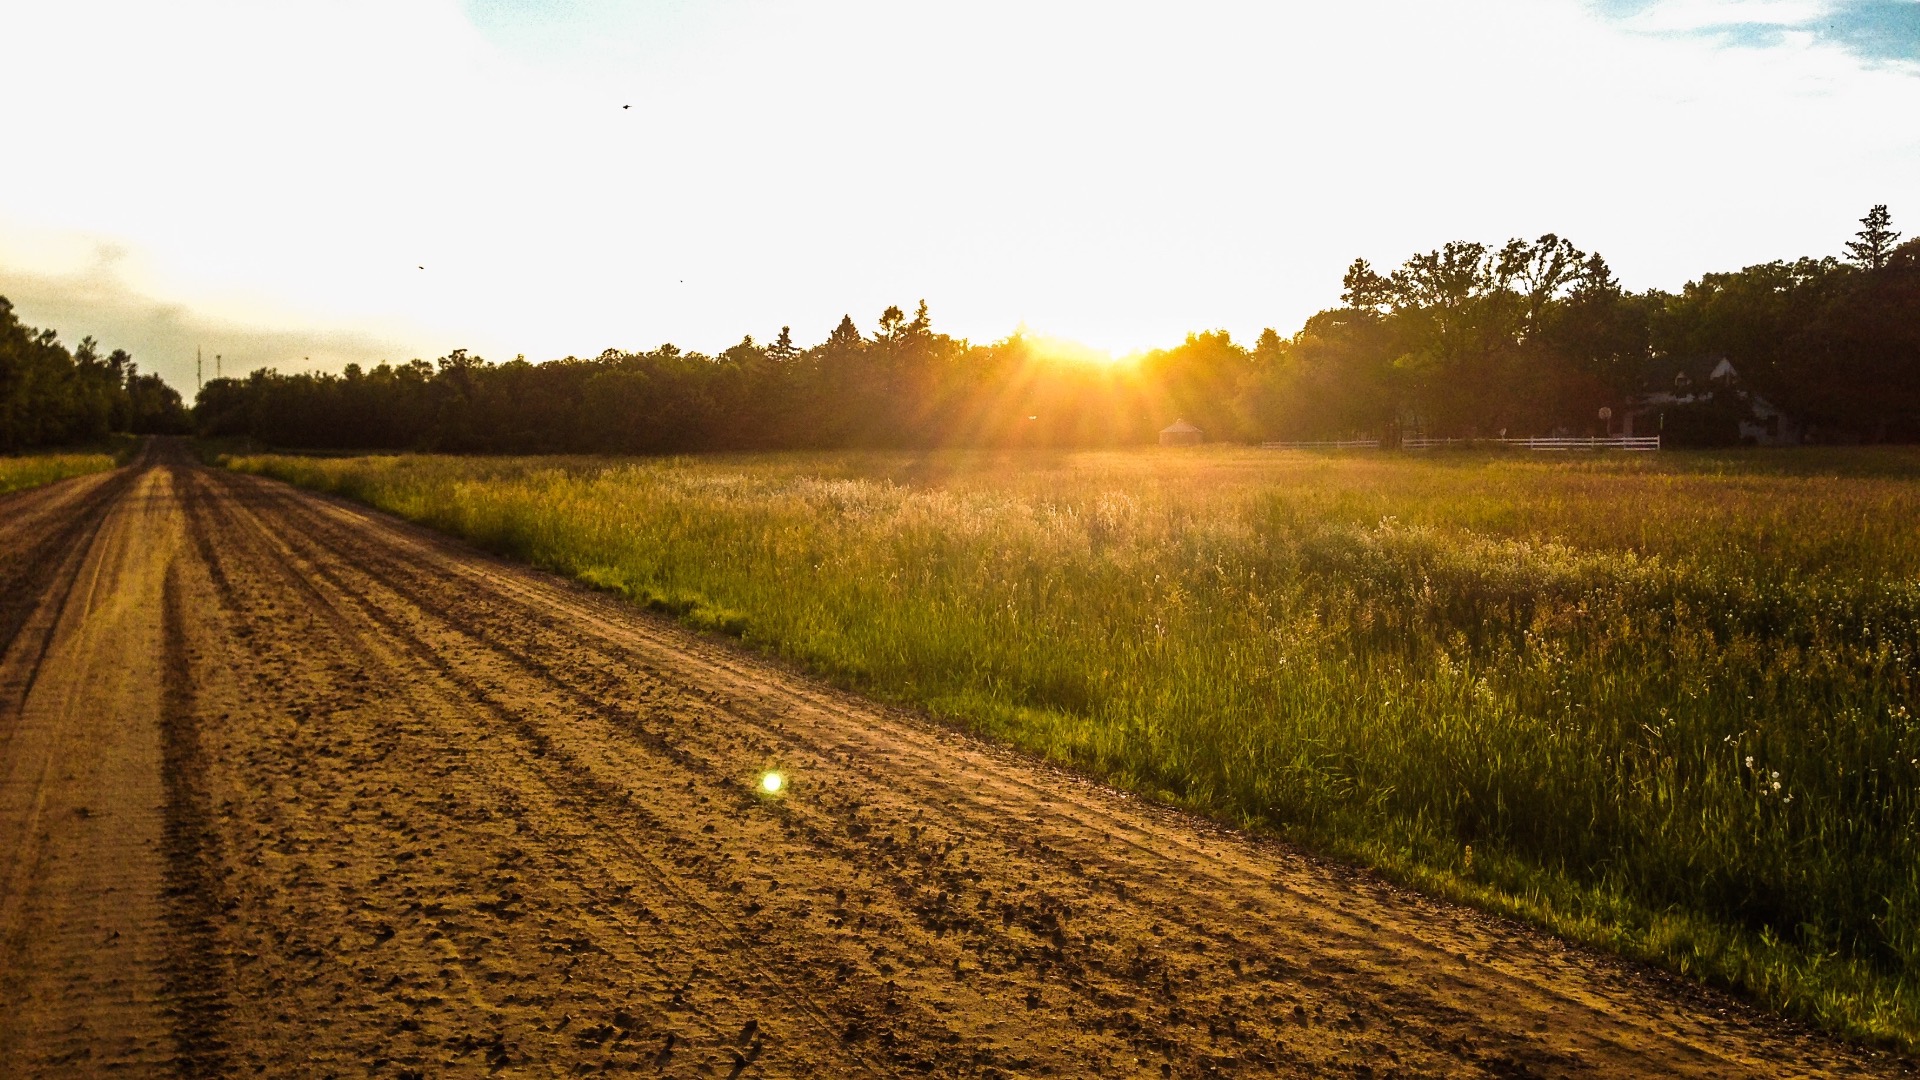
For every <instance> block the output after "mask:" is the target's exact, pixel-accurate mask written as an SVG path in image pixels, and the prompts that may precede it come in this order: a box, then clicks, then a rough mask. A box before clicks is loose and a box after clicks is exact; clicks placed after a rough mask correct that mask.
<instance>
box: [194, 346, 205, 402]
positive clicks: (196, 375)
mask: <svg viewBox="0 0 1920 1080" xmlns="http://www.w3.org/2000/svg"><path fill="white" fill-rule="evenodd" d="M200 364H201V360H200V346H198V345H195V346H194V347H193V396H194V397H199V396H200V387H201V384H202V382H203V381H204V380H202V379H201V378H200Z"/></svg>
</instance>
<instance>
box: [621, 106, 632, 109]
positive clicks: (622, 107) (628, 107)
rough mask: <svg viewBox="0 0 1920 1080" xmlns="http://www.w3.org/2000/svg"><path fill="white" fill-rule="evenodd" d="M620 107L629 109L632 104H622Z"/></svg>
mask: <svg viewBox="0 0 1920 1080" xmlns="http://www.w3.org/2000/svg"><path fill="white" fill-rule="evenodd" d="M620 107H621V108H623V109H631V108H633V106H631V105H622V106H620Z"/></svg>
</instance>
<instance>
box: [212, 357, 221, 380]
mask: <svg viewBox="0 0 1920 1080" xmlns="http://www.w3.org/2000/svg"><path fill="white" fill-rule="evenodd" d="M213 377H214V378H216V379H218V378H220V354H219V353H214V354H213Z"/></svg>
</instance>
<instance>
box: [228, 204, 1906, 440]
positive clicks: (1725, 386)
mask: <svg viewBox="0 0 1920 1080" xmlns="http://www.w3.org/2000/svg"><path fill="white" fill-rule="evenodd" d="M1898 241H1899V234H1898V233H1896V232H1894V231H1893V229H1892V223H1891V218H1890V216H1889V215H1888V213H1887V210H1886V208H1885V207H1883V206H1882V207H1875V208H1874V209H1873V211H1872V212H1871V213H1869V214H1868V215H1867V217H1866V218H1864V219H1862V229H1861V231H1860V233H1859V234H1858V235H1856V236H1855V237H1854V238H1853V240H1852V241H1851V242H1849V243H1848V244H1847V245H1846V249H1845V250H1846V256H1845V257H1844V258H1841V257H1824V258H1804V259H1800V260H1797V261H1793V262H1773V263H1767V264H1764V265H1760V266H1751V267H1747V268H1746V269H1744V270H1740V271H1737V272H1733V273H1722V274H1708V275H1705V276H1703V277H1701V278H1700V279H1698V280H1696V281H1693V282H1691V283H1689V284H1688V285H1687V286H1686V287H1685V288H1683V289H1681V290H1680V291H1679V292H1677V293H1669V292H1663V291H1660V290H1649V291H1647V292H1640V293H1635V292H1630V291H1627V290H1624V289H1622V288H1621V286H1620V283H1619V282H1618V280H1616V279H1615V277H1614V276H1613V274H1612V272H1611V270H1610V269H1609V267H1608V265H1607V262H1606V260H1605V259H1604V258H1602V257H1601V256H1600V255H1597V254H1591V253H1588V252H1584V251H1582V250H1580V249H1579V248H1577V247H1575V246H1574V245H1573V244H1572V243H1570V242H1568V241H1567V240H1564V239H1562V238H1560V237H1558V236H1553V235H1548V236H1543V237H1540V238H1538V239H1536V240H1531V241H1528V240H1514V241H1510V242H1508V243H1507V244H1505V245H1503V246H1491V245H1486V244H1480V243H1474V242H1459V243H1452V244H1448V245H1446V246H1445V247H1443V248H1440V249H1439V250H1436V251H1431V252H1426V253H1422V254H1416V255H1414V256H1412V257H1410V258H1408V259H1407V260H1406V261H1405V262H1404V263H1403V264H1402V265H1401V266H1400V267H1398V268H1397V269H1394V270H1392V271H1390V272H1387V273H1380V272H1377V271H1376V270H1374V268H1373V267H1371V266H1370V265H1369V264H1368V263H1366V262H1365V261H1364V260H1362V261H1356V262H1355V263H1354V264H1353V265H1352V266H1351V267H1350V268H1349V269H1348V271H1347V273H1346V276H1345V279H1344V282H1343V286H1344V287H1343V291H1342V295H1341V304H1340V306H1338V307H1336V308H1332V309H1329V310H1326V311H1322V312H1320V313H1318V314H1316V315H1314V316H1313V317H1312V318H1310V319H1308V320H1307V322H1306V325H1305V326H1303V327H1302V328H1301V329H1300V330H1299V331H1298V332H1297V333H1295V334H1293V335H1292V336H1290V337H1283V336H1281V335H1280V334H1279V333H1278V332H1276V331H1274V330H1271V329H1269V330H1266V331H1264V332H1262V333H1261V334H1260V335H1259V336H1258V338H1257V339H1256V340H1255V341H1254V342H1253V343H1252V344H1251V345H1242V344H1240V343H1238V342H1235V341H1234V340H1232V338H1231V337H1230V336H1229V335H1227V334H1226V333H1224V332H1209V333H1197V334H1192V335H1190V336H1189V337H1188V338H1187V339H1186V341H1185V342H1183V343H1182V344H1180V345H1178V346H1176V347H1174V348H1170V349H1161V350H1156V351H1154V352H1151V353H1148V354H1146V355H1145V356H1143V357H1140V358H1138V359H1137V360H1136V361H1134V362H1130V363H1126V364H1119V365H1106V364H1101V363H1097V362H1092V361H1088V360H1086V359H1084V358H1078V357H1074V356H1070V355H1069V356H1063V355H1060V354H1058V353H1057V352H1056V351H1054V350H1052V349H1050V348H1049V347H1048V346H1047V344H1046V343H1044V342H1039V341H1035V340H1032V339H1030V338H1028V337H1025V336H1022V335H1015V336H1013V337H1010V338H1008V339H1006V340H1003V341H998V342H993V343H990V344H973V343H971V342H968V341H966V340H963V339H958V338H954V337H951V336H949V335H946V334H943V333H941V332H939V331H938V330H936V329H935V328H934V326H933V325H932V322H931V320H930V318H929V315H928V312H927V306H926V304H925V303H924V302H922V303H921V304H920V306H919V308H918V309H917V310H916V311H915V312H914V313H913V314H912V315H911V316H909V315H908V314H907V313H906V312H905V311H904V310H903V309H901V308H899V307H890V308H888V309H887V310H886V311H885V312H883V313H882V314H881V315H880V318H879V321H878V323H877V325H876V326H875V328H874V329H873V330H872V331H871V332H863V331H862V330H861V329H860V328H859V327H857V326H856V325H855V324H854V321H853V319H852V318H851V317H843V318H842V319H841V321H840V324H839V326H838V327H837V328H835V329H834V331H833V332H832V333H831V334H830V335H828V337H827V340H825V341H824V342H821V343H819V344H817V345H813V346H811V347H801V346H799V345H796V344H795V343H794V341H793V339H792V335H791V333H790V332H789V331H788V330H786V329H782V330H781V331H780V333H779V334H778V335H776V336H775V338H774V339H773V340H772V341H771V342H768V343H761V342H757V341H755V340H754V339H753V338H751V337H747V338H745V339H743V340H742V341H741V342H740V343H739V344H737V345H735V346H733V347H732V348H729V349H726V350H724V351H722V352H720V353H719V354H718V355H713V356H708V355H702V354H700V353H693V352H684V351H682V350H680V349H678V348H676V347H674V346H672V345H662V346H660V347H659V348H657V349H652V350H647V351H639V352H627V351H621V350H617V349H609V350H607V351H606V352H604V353H602V354H600V355H599V356H597V357H593V358H591V359H580V358H575V357H568V358H566V359H564V360H557V361H550V362H547V363H542V364H533V363H528V362H527V361H526V360H525V359H524V358H520V359H516V360H513V361H510V362H507V363H500V364H495V363H489V362H487V361H485V360H483V359H481V358H479V357H477V356H472V355H470V354H468V353H467V352H465V351H464V350H456V351H455V352H452V353H450V354H448V355H447V356H444V357H441V358H440V359H439V360H438V361H436V362H434V363H431V364H430V363H427V362H425V361H420V360H415V361H413V362H411V363H407V364H400V365H393V364H381V365H379V366H377V367H374V368H372V369H362V368H361V367H359V366H358V365H349V366H348V367H347V368H346V370H345V371H343V372H342V373H340V374H338V375H334V374H314V373H301V374H282V373H279V372H275V371H256V372H254V373H252V374H250V375H248V376H246V377H244V378H239V379H224V380H215V381H214V382H212V383H209V384H208V385H207V387H206V388H205V390H204V391H202V393H201V395H200V397H199V400H198V403H197V404H196V406H195V416H196V418H197V420H198V422H199V426H200V429H201V430H202V431H203V432H204V433H205V434H208V435H233V436H247V437H250V438H253V439H256V440H259V441H262V442H265V443H268V444H272V445H278V446H289V447H308V448H325V449H376V448H385V449H438V450H448V451H483V452H547V451H575V452H611V453H655V452H670V451H697V450H723V449H727V450H732V449H799V448H838V447H883V446H884V447H929V446H943V445H971V446H1023V445H1031V446H1104V445H1121V444H1128V443H1139V442H1146V441H1151V440H1152V439H1153V438H1154V436H1155V434H1156V433H1157V432H1158V430H1159V429H1160V428H1161V427H1162V426H1164V425H1166V424H1168V423H1169V422H1171V421H1172V420H1173V419H1175V418H1176V417H1180V418H1185V419H1187V420H1188V421H1190V422H1192V423H1194V424H1196V425H1198V426H1199V427H1201V428H1202V429H1203V430H1205V431H1206V432H1207V434H1208V436H1209V437H1210V438H1215V439H1235V440H1259V439H1320V438H1339V437H1349V436H1356V435H1373V436H1381V435H1386V434H1390V433H1395V432H1401V431H1415V430H1417V431H1421V432H1424V433H1427V434H1431V435H1446V436H1462V437H1487V436H1494V435H1499V434H1502V433H1511V434H1544V433H1551V432H1556V431H1558V432H1568V433H1575V434H1589V433H1596V432H1597V431H1598V430H1599V429H1603V428H1608V427H1611V426H1614V425H1612V424H1610V423H1609V422H1608V421H1603V420H1601V419H1600V416H1601V412H1600V410H1601V409H1603V408H1604V409H1608V410H1609V411H1611V412H1613V413H1616V414H1622V415H1623V414H1624V413H1625V412H1627V411H1631V410H1634V409H1635V408H1636V407H1640V405H1639V403H1644V402H1645V401H1646V400H1647V399H1648V396H1649V395H1650V394H1653V393H1654V392H1656V391H1659V390H1661V389H1669V390H1671V389H1673V388H1674V386H1675V384H1676V380H1678V381H1679V385H1680V386H1682V387H1686V386H1689V385H1691V386H1692V387H1693V392H1691V393H1686V394H1670V395H1669V397H1670V398H1674V399H1675V400H1671V401H1668V402H1667V403H1666V404H1665V406H1664V407H1663V409H1662V411H1663V412H1665V413H1667V414H1670V415H1662V416H1646V417H1642V418H1641V419H1642V423H1643V425H1644V426H1643V430H1644V429H1645V427H1651V426H1658V427H1659V428H1660V429H1662V430H1665V431H1666V432H1667V433H1668V434H1669V436H1670V439H1671V441H1676V442H1696V443H1698V442H1706V443H1711V442H1730V441H1733V440H1734V439H1737V438H1738V427H1737V420H1738V418H1739V416H1740V415H1741V414H1742V411H1743V410H1747V409H1749V408H1750V402H1751V398H1752V397H1754V396H1756V395H1757V396H1761V397H1764V399H1765V400H1766V401H1767V402H1768V403H1769V404H1770V405H1772V406H1773V407H1774V408H1776V409H1778V410H1781V411H1784V412H1786V413H1788V414H1790V415H1792V416H1794V417H1795V418H1796V420H1797V421H1798V422H1799V423H1800V424H1801V425H1802V426H1803V427H1804V429H1805V430H1806V431H1808V432H1809V434H1810V435H1811V436H1812V437H1815V438H1823V439H1828V440H1834V441H1861V440H1868V441H1873V440H1890V439H1897V440H1914V439H1920V244H1916V243H1908V244H1906V245H1903V246H1902V245H1899V244H1898ZM1719 358H1725V359H1727V360H1729V361H1731V362H1732V364H1733V365H1734V367H1735V369H1736V371H1737V373H1738V379H1737V381H1734V382H1730V383H1722V384H1717V385H1715V386H1713V387H1711V388H1709V387H1707V386H1705V385H1704V384H1699V383H1697V382H1695V383H1689V382H1688V374H1687V372H1688V370H1689V368H1690V366H1691V367H1692V368H1694V369H1698V368H1699V367H1700V366H1701V363H1702V362H1704V361H1712V360H1716V359H1719Z"/></svg>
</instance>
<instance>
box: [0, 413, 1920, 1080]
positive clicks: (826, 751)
mask: <svg viewBox="0 0 1920 1080" xmlns="http://www.w3.org/2000/svg"><path fill="white" fill-rule="evenodd" d="M0 642H4V643H5V648H4V654H0V934H4V939H0V1063H4V1064H0V1073H4V1074H5V1075H6V1076H9V1077H67V1076H91V1075H105V1074H109V1073H112V1074H117V1075H130V1076H165V1075H183V1076H224V1075H229V1074H233V1075H240V1074H245V1075H255V1074H265V1075H275V1076H302V1077H305V1076H315V1077H318V1076H329V1075H338V1076H356V1077H358V1076H382V1077H389V1076H390V1077H409V1076H412V1077H421V1076H443V1075H486V1074H489V1073H499V1074H501V1075H512V1076H523V1075H524V1076H560V1075H575V1074H576V1073H580V1072H585V1071H590V1070H592V1071H598V1070H601V1069H603V1068H605V1069H607V1070H610V1071H636V1072H638V1073H640V1074H642V1075H649V1076H653V1075H665V1076H679V1077H692V1076H715V1077H733V1078H738V1077H743V1076H765V1077H803V1076H815V1077H822V1078H837V1077H889V1076H928V1075H930V1076H965V1077H1016V1076H1017V1077H1030V1076H1057V1077H1096V1076H1100V1077H1104V1076H1127V1077H1134V1076H1138V1077H1167V1076H1181V1077H1202V1076H1207V1077H1211V1076H1270V1075H1279V1076H1388V1075H1406V1076H1502V1077H1508V1076H1562V1075H1577V1076H1586V1075H1595V1076H1653V1075H1672V1076H1721V1077H1734V1076H1782V1075H1819V1074H1827V1073H1836V1072H1838V1073H1853V1074H1873V1075H1899V1074H1902V1070H1903V1069H1904V1068H1905V1066H1904V1065H1903V1064H1902V1063H1901V1062H1899V1061H1898V1060H1897V1059H1894V1058H1891V1057H1885V1056H1877V1055H1875V1054H1873V1053H1872V1052H1870V1051H1866V1050H1860V1049H1857V1048H1853V1047H1850V1046H1847V1045H1845V1044H1842V1043H1839V1042H1836V1041H1832V1040H1828V1039H1825V1038H1823V1037H1819V1036H1815V1035H1809V1034H1807V1033H1805V1032H1803V1031H1801V1030H1799V1029H1797V1028H1796V1027H1794V1026H1792V1025H1790V1024H1786V1023H1783V1022H1781V1021H1778V1020H1776V1019H1772V1018H1769V1017H1767V1016H1765V1015H1762V1014H1759V1013H1757V1012H1754V1011H1752V1010H1749V1009H1747V1008H1745V1007H1744V1006H1741V1005H1738V1004H1736V1003H1734V1002H1732V1001H1730V1000H1728V999H1725V998H1723V997H1721V996H1719V995H1717V994H1713V993H1710V992H1707V991H1703V990H1699V989H1696V988H1693V987H1691V986H1688V985H1686V984H1683V983H1681V982H1679V981H1677V980H1673V979H1669V978H1666V977H1664V976H1661V975H1658V974H1655V973H1650V972H1648V971H1645V970H1642V969H1640V968H1637V967H1635V966H1632V965H1629V964H1625V963H1621V962H1618V961H1615V960H1611V959H1607V958H1603V957H1598V956H1595V955H1593V954H1590V953H1588V952H1586V951H1584V950H1581V949H1578V948H1575V947H1571V946H1568V945H1566V944H1564V943H1561V942H1558V941H1556V940H1555V939H1552V938H1549V937H1547V936H1544V935H1542V934H1539V933H1536V932H1533V931H1531V930H1528V929H1526V928H1523V927H1519V926H1516V925H1514V924H1512V923H1508V922H1505V921H1502V920H1498V919H1494V918H1490V917H1487V916H1484V915H1480V914H1477V913H1474V912H1470V911H1466V910H1462V909H1459V908H1455V907H1451V906H1448V905H1444V904H1440V903H1437V902H1434V901H1432V900H1429V899H1425V898H1422V897H1420V896H1418V895H1415V894H1412V893H1409V892H1406V891H1404V890H1401V889H1397V888H1395V887H1393V886H1390V885H1388V884H1385V883H1383V882H1381V881H1380V880H1378V879H1377V878H1375V877H1373V876H1371V875H1368V874H1366V873H1362V872H1359V871H1355V870H1351V869H1347V868H1343V867H1340V866H1336V865H1332V864H1329V863H1326V862H1323V861H1320V860H1316V859H1313V858H1309V857H1306V856H1303V855H1301V854H1299V853H1296V852H1294V851H1292V850H1290V849H1288V848H1286V847H1284V846H1281V845H1279V844H1277V843H1273V842H1270V841H1263V840H1255V839H1249V838H1247V837H1244V836H1241V835H1238V834H1235V833H1233V832H1231V831H1228V830H1225V829H1221V828H1218V827H1215V826H1212V825H1209V824H1206V823H1204V822H1200V821H1197V820H1195V819H1193V818H1190V817H1187V816H1184V815H1181V814H1178V813H1175V812H1172V811H1168V810H1165V809H1161V808H1157V807H1154V806H1150V805H1146V804H1143V803H1142V802H1140V801H1138V800H1136V799H1131V798H1127V797H1125V796H1122V795H1120V794H1117V793H1115V792H1113V791H1111V790H1108V789H1106V788H1103V787H1101V786H1098V785H1095V784H1091V783H1088V782H1086V781H1084V780H1081V779H1078V778H1076V777H1074V776H1071V775H1069V774H1066V773H1063V772H1060V771H1058V770H1055V769H1052V768H1050V767H1048V766H1045V765H1042V764H1038V763H1035V762H1033V761H1030V760H1028V759H1025V758H1022V757H1019V756H1017V755H1014V754H1012V753H1010V752H1007V751H1004V750H1001V749H999V748H996V747H993V746H990V745H986V744H984V743H981V742H979V741H976V740H974V739H971V738H968V737H966V736H963V735H959V734H956V733H954V732H951V731H948V730H945V729H943V728H941V727H938V726H936V725H933V724H931V723H928V722H926V721H924V720H921V719H918V718H916V717H913V716H909V715H905V714H902V713H899V712H896V711H893V710H889V709H886V708H884V707H880V706H876V705H873V704H871V703H868V702H864V701H861V700H859V699H857V698H854V697H851V696H849V695H846V694H843V693H840V692H838V691H835V690H832V689H829V688H826V687H824V686H822V685H820V684H818V683H816V682H814V681H811V680H809V679H808V678H806V677H804V676H801V675H799V674H796V673H794V672H793V671H791V670H787V669H785V668H782V667H780V666H778V665H777V664H774V663H771V662H768V661H766V660H762V659H758V658H756V657H754V656H752V655H750V654H749V653H747V652H745V651H743V650H742V649H740V648H738V647H735V646H733V645H730V644H727V643H723V642H717V641H714V640H710V639H706V638H702V637H700V636H698V635H695V634H693V633H690V632H688V631H686V630H683V629H681V628H679V627H677V626H674V625H671V624H668V623H665V622H663V621H661V620H660V619H658V618H655V617H653V616H651V615H648V614H645V613H642V612H640V611H637V610H635V609H633V608H631V607H628V606H625V605H623V604H621V603H619V602H616V601H614V600H612V599H609V598H607V597H604V596H601V595H599V594H595V593H591V592H588V591H586V590H584V589H581V588H578V587H575V586H573V585H571V584H568V583H566V582H563V581H561V580H559V579H556V578H554V577H551V576H549V575H545V574H541V573H538V572H536V571H532V570H528V569H524V568H520V567H516V566H512V565H508V564H505V563H502V562H500V561H498V560H495V559H492V558H489V557H487V556H484V555H481V554H478V553H476V552H474V551H473V550H472V549H470V548H467V547H465V546H463V545H461V544H459V543H456V542H454V541H451V540H447V539H444V538H441V537H439V536H436V535H433V534H431V533H428V532H425V531H423V530H421V529H418V528H415V527H413V526H409V525H405V524H402V523H399V522H397V521H395V520H393V519H391V518H388V517H385V516H383V515H380V514H376V513H372V512H369V511H367V510H364V509H360V508H358V507H355V506H351V505H349V504H346V503H343V502H339V501H336V500H332V499H327V498H322V497H319V496H315V495H312V494H308V493H305V492H301V491H298V490H295V489H293V488H290V487H287V486H284V485H281V484H279V483H276V482H273V481H268V480H263V479H259V478H255V477H248V476H241V475H235V474H232V473H227V472H224V471H219V470H214V469H208V468H204V467H201V466H199V465H197V464H195V463H194V462H193V461H192V459H191V458H190V457H189V456H188V454H187V453H186V451H185V448H184V447H182V446H179V445H176V444H169V443H156V444H153V445H150V446H149V447H148V448H147V449H146V450H145V451H144V452H143V453H142V456H141V457H140V459H139V460H137V461H136V462H135V463H134V464H132V465H130V466H127V467H125V468H122V469H119V470H116V471H114V472H111V473H105V474H99V475H95V476H90V477H84V478H80V479H76V480H70V481H66V482H63V483H60V484H55V485H52V486H49V487H45V488H41V489H38V490H34V491H29V492H24V493H16V494H14V495H10V496H5V497H0ZM771 771H778V772H779V773H780V774H781V776H782V777H783V778H784V780H785V783H784V785H781V784H767V783H765V782H764V778H765V777H766V775H767V774H768V773H769V772H771ZM773 788H778V790H777V791H773V790H770V789H773Z"/></svg>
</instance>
